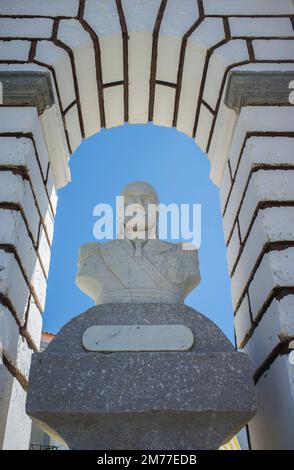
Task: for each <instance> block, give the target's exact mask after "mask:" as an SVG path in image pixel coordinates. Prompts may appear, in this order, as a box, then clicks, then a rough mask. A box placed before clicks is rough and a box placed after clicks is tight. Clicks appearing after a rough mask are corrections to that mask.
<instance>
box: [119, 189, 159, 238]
mask: <svg viewBox="0 0 294 470" xmlns="http://www.w3.org/2000/svg"><path fill="white" fill-rule="evenodd" d="M149 204H156V201H155V199H154V196H153V194H152V193H148V192H145V191H141V192H132V191H128V192H126V193H125V194H124V207H125V224H127V223H128V222H129V221H131V220H132V219H133V218H134V217H136V227H137V231H139V232H142V231H147V230H148V228H149V230H150V229H152V228H153V227H154V226H155V225H156V213H153V212H152V216H151V217H150V215H151V213H149V227H148V205H149ZM127 228H128V227H127V226H126V230H127Z"/></svg>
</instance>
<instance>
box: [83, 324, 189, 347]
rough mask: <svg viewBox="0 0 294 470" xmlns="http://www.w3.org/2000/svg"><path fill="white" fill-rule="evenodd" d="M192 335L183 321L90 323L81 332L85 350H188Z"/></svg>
mask: <svg viewBox="0 0 294 470" xmlns="http://www.w3.org/2000/svg"><path fill="white" fill-rule="evenodd" d="M193 343H194V336H193V333H192V331H191V330H190V328H188V327H187V326H184V325H93V326H90V327H89V328H87V329H86V331H85V332H84V334H83V338H82V344H83V347H84V348H85V349H86V350H87V351H96V352H106V351H108V352H111V351H112V352H114V351H187V350H188V349H190V348H191V347H192V346H193Z"/></svg>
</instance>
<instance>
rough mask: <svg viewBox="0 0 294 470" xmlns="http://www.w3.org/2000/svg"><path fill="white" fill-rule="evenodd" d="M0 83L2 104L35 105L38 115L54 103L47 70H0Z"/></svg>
mask: <svg viewBox="0 0 294 470" xmlns="http://www.w3.org/2000/svg"><path fill="white" fill-rule="evenodd" d="M0 83H1V84H2V103H1V104H3V105H4V106H31V107H36V108H37V110H38V114H39V115H40V114H42V113H43V111H44V110H45V109H48V108H50V107H51V106H52V105H53V104H54V95H53V90H52V84H51V78H50V74H49V73H48V72H29V71H19V72H0Z"/></svg>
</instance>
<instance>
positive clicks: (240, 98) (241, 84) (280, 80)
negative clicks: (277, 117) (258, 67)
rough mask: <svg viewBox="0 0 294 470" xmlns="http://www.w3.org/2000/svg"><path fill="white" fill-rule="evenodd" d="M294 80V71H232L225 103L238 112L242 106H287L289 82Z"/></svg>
mask: <svg viewBox="0 0 294 470" xmlns="http://www.w3.org/2000/svg"><path fill="white" fill-rule="evenodd" d="M292 80H294V71H286V72H277V71H274V72H253V71H250V72H243V71H234V72H231V73H230V74H229V78H228V84H227V88H226V93H225V104H226V106H227V107H228V108H230V109H234V110H235V111H237V112H238V113H239V112H240V110H241V108H242V106H266V105H272V106H287V105H289V95H290V92H291V90H290V89H289V83H290V82H291V81H292Z"/></svg>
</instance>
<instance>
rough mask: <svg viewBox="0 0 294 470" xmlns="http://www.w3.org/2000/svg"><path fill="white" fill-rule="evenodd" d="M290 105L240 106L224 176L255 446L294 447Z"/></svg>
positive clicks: (293, 115) (293, 139) (293, 114)
mask: <svg viewBox="0 0 294 470" xmlns="http://www.w3.org/2000/svg"><path fill="white" fill-rule="evenodd" d="M293 122H294V108H293V107H291V106H281V107H274V106H273V107H272V106H265V107H263V106H260V107H254V106H248V107H243V108H242V109H241V112H240V115H239V117H238V121H237V125H236V127H235V130H234V132H233V138H232V143H231V146H230V150H229V158H228V161H227V164H226V167H225V171H224V173H223V177H222V182H221V191H220V194H221V207H222V213H223V225H224V234H225V240H226V244H227V256H228V266H229V273H230V277H231V283H232V284H231V291H232V301H233V307H234V311H235V330H236V341H237V346H238V347H239V348H240V349H242V350H244V351H245V352H246V353H247V354H248V355H249V357H250V359H251V361H252V365H253V370H254V381H255V389H256V394H257V402H258V412H257V415H256V417H255V418H253V420H252V421H251V422H250V423H249V426H248V431H249V439H250V442H251V446H252V449H293V448H294V447H293V446H294V444H293V443H294V428H293V420H294V364H293V363H292V364H291V362H290V360H289V354H290V351H291V349H293V346H294V344H293V338H294V320H293V318H294V317H293V308H294V268H293V266H294V161H293V148H294V147H293V146H294V131H293Z"/></svg>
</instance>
